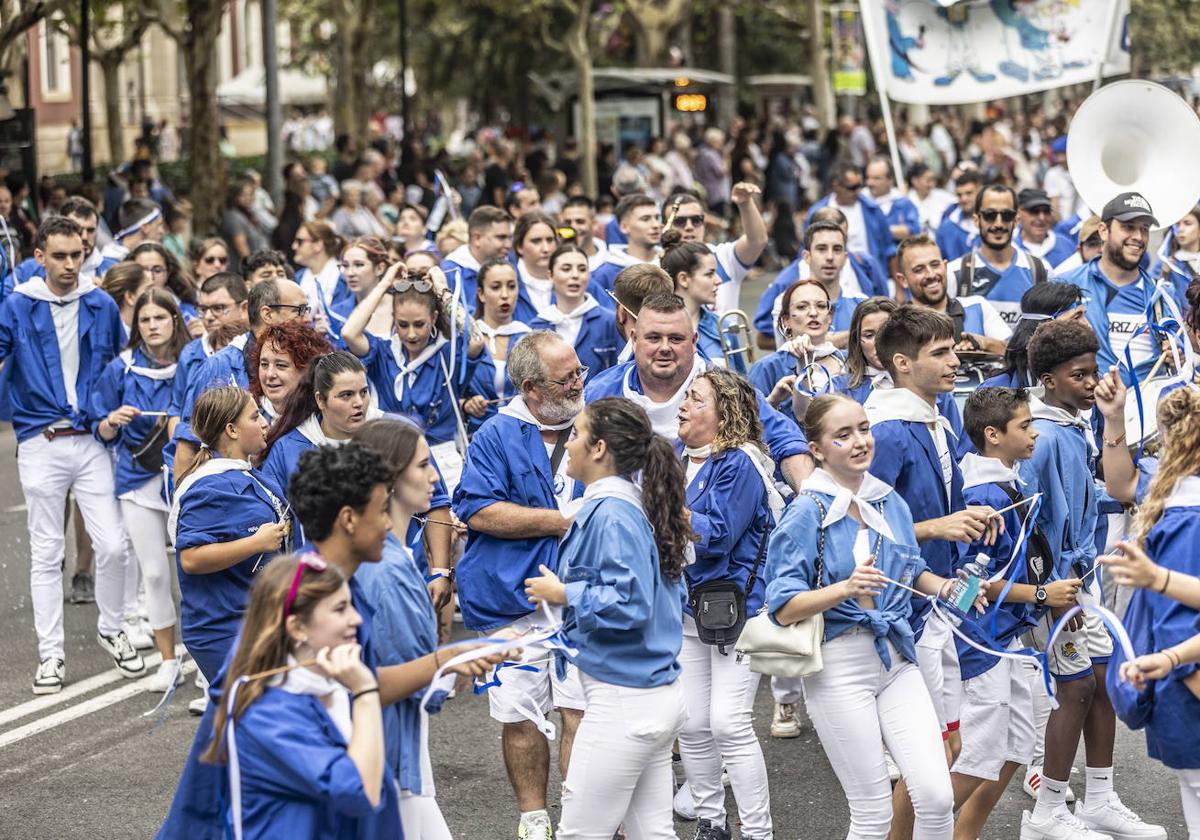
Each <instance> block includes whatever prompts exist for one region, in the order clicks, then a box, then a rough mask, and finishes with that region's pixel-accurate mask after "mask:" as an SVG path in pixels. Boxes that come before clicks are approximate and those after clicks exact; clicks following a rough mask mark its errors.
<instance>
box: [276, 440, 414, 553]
mask: <svg viewBox="0 0 1200 840" xmlns="http://www.w3.org/2000/svg"><path fill="white" fill-rule="evenodd" d="M394 477H395V476H394V473H393V471H392V469H391V467H389V466H388V465H387V464H386V463H384V461H383V458H382V457H380V455H379V454H378V453H377V452H375V450H373V449H368V448H367V447H365V446H363V445H362V444H360V443H355V442H354V441H350V442H348V443H345V444H343V445H341V446H318V447H317V448H315V449H310V450H308V451H307V452H305V453H304V454H303V455H301V456H300V465H299V468H298V469H297V470H296V472H294V473H292V477H291V479H290V480H289V481H288V486H287V497H288V500H289V501H290V502H291V503H292V509H293V510H294V511H296V517H297V518H298V519H299V520H300V525H301V527H303V528H304V534H305V536H306V537H308V538H309V539H312V540H324V539H326V538H327V537H328V536H329V535H330V534H331V533H333V525H334V523H335V522H336V521H337V517H338V513H339V511H341V510H342V508H346V507H348V508H351V509H353V510H356V511H362V510H365V509H366V507H367V504H368V503H369V502H370V501H371V493H372V492H373V491H374V489H375V487H376V486H377V485H380V484H382V485H384V486H385V487H387V488H388V489H391V486H392V481H393V479H394Z"/></svg>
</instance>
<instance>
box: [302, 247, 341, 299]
mask: <svg viewBox="0 0 1200 840" xmlns="http://www.w3.org/2000/svg"><path fill="white" fill-rule="evenodd" d="M309 273H310V274H311V275H312V278H313V280H314V282H315V283H316V285H317V287H318V288H320V290H321V293H322V300H323V301H328V300H331V299H332V298H333V293H334V291H335V290H336V289H337V284H338V280H339V279H340V278H341V276H342V270H341V268H339V267H338V264H337V260H335V259H333V258H332V257H330V258H329V259H328V260H326V261H325V265H324V266H322V268H321V271H320V273H319V274H313V273H312V272H311V271H310V272H309Z"/></svg>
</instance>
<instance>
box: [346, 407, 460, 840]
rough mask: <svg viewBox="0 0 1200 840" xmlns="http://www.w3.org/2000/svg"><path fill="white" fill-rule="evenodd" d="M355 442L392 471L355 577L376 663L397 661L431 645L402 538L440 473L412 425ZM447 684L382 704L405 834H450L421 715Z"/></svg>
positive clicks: (373, 425) (446, 839)
mask: <svg viewBox="0 0 1200 840" xmlns="http://www.w3.org/2000/svg"><path fill="white" fill-rule="evenodd" d="M354 440H355V442H356V443H360V444H362V445H363V446H365V447H366V448H367V449H370V450H372V451H374V452H376V453H378V455H379V456H380V458H382V459H383V462H384V463H385V464H386V465H387V466H388V468H389V469H391V470H392V471H393V472H394V473H395V476H396V479H395V483H394V484H393V485H392V495H391V519H392V530H391V532H390V533H389V534H388V536H387V542H386V543H385V544H384V547H383V560H382V561H381V562H379V563H364V564H363V565H362V566H360V567H359V569H358V571H357V572H356V573H355V575H354V578H355V580H357V581H358V583H359V585H360V586H361V591H362V594H363V597H364V598H365V599H366V600H367V601H368V602H369V603H370V605H371V608H372V610H373V616H372V622H373V627H374V635H373V639H374V644H375V655H376V658H377V659H378V660H379V665H397V664H400V663H402V662H408V661H410V660H413V659H419V658H420V657H422V656H425V655H426V654H429V653H433V651H434V650H435V649H436V648H437V645H438V623H437V616H436V615H435V613H434V608H433V603H432V602H431V600H430V593H429V590H428V589H427V588H426V582H425V568H426V566H425V564H424V563H423V562H418V560H417V558H416V557H415V556H414V552H413V549H412V548H411V544H410V542H409V537H410V535H411V534H412V530H413V529H412V526H413V525H416V524H419V520H420V519H424V518H425V516H424V515H425V514H426V513H428V511H429V508H430V504H431V503H432V501H433V499H434V496H435V494H436V490H437V488H438V485H439V477H438V472H437V470H436V469H435V467H434V464H433V461H432V460H431V459H430V454H429V445H428V444H426V443H425V439H424V438H423V437H422V436H421V433H420V432H419V431H418V430H417V429H416V427H415V426H413V425H412V424H411V423H407V422H404V421H402V420H386V419H384V420H373V421H371V422H369V423H367V424H366V425H365V426H363V428H362V429H360V430H359V431H358V432H356V433H355V435H354ZM430 524H433V523H432V521H430ZM433 527H437V528H444V527H446V526H444V525H440V524H434V525H433ZM418 533H419V532H418ZM418 539H419V537H418ZM453 687H454V681H453V678H449V679H447V680H446V683H445V684H443V685H434V686H431V687H429V688H426V689H422V690H421V691H419V692H417V693H415V694H413V695H411V696H409V697H407V698H405V699H404V700H401V701H400V702H399V703H396V704H394V705H391V706H388V707H387V708H385V709H384V710H383V732H384V742H385V744H386V749H385V760H386V761H387V764H388V768H389V769H390V770H391V771H392V773H394V774H395V776H396V779H397V780H398V781H399V783H400V821H401V823H402V824H403V825H404V836H405V837H407V838H408V840H450V838H451V834H450V829H449V828H448V827H447V826H446V820H445V818H444V817H443V816H442V812H441V810H440V809H439V808H438V804H437V800H436V799H435V798H434V795H435V790H434V785H433V765H432V762H431V760H430V757H429V731H428V728H427V724H426V721H425V720H423V719H422V715H421V702H422V699H423V698H424V696H425V694H426V692H433V696H432V697H431V698H430V701H429V706H430V709H431V711H437V710H438V709H439V708H440V707H441V704H442V703H443V702H444V701H445V698H446V695H447V693H448V691H449V690H450V689H452V688H453Z"/></svg>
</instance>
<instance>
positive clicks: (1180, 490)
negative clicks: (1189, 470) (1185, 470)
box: [1164, 475, 1200, 508]
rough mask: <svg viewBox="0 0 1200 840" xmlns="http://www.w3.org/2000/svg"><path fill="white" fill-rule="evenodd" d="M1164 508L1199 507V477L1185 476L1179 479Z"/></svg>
mask: <svg viewBox="0 0 1200 840" xmlns="http://www.w3.org/2000/svg"><path fill="white" fill-rule="evenodd" d="M1164 507H1169V508H1173V507H1200V475H1185V476H1184V477H1183V478H1181V479H1179V481H1178V482H1177V483H1176V484H1175V489H1174V490H1172V491H1171V495H1169V496H1167V501H1166V503H1165V504H1164Z"/></svg>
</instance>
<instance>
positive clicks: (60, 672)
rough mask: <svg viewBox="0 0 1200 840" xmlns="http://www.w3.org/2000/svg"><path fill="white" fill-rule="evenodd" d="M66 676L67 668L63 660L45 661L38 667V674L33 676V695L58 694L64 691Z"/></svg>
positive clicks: (51, 659)
mask: <svg viewBox="0 0 1200 840" xmlns="http://www.w3.org/2000/svg"><path fill="white" fill-rule="evenodd" d="M66 676H67V666H66V665H64V664H63V661H62V660H61V659H55V658H53V657H51V658H50V659H43V660H42V661H41V663H40V664H39V665H38V669H37V673H36V674H34V675H33V693H34V694H58V692H60V691H62V689H63V680H65V679H66Z"/></svg>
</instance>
